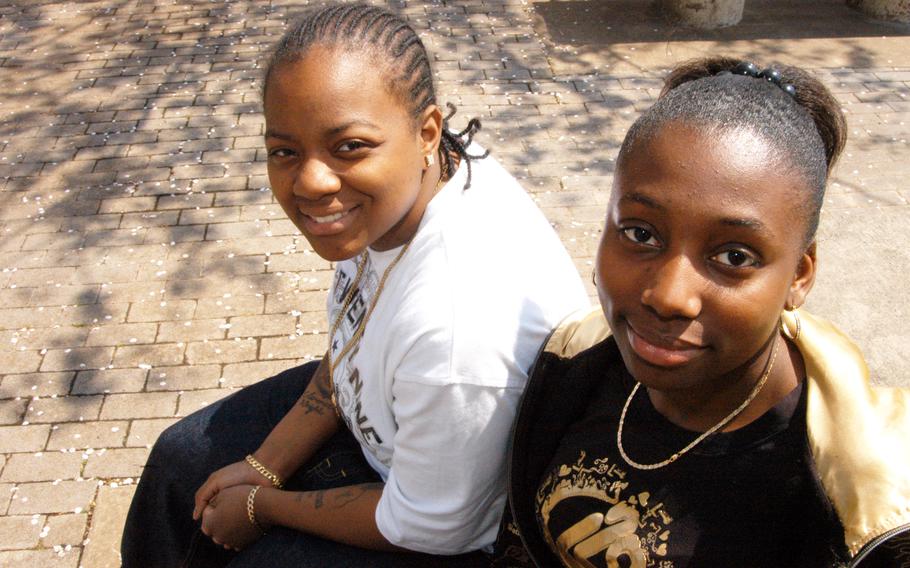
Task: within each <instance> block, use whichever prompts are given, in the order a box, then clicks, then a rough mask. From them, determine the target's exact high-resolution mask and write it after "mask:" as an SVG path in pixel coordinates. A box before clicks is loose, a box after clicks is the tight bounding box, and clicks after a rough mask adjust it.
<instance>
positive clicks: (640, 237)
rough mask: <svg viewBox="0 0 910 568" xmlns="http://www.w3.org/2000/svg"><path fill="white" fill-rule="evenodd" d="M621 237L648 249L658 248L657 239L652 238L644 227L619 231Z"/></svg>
mask: <svg viewBox="0 0 910 568" xmlns="http://www.w3.org/2000/svg"><path fill="white" fill-rule="evenodd" d="M621 232H622V234H623V236H625V237H626V238H627V239H629V240H630V241H632V242H634V243H636V244H640V245H645V246H649V247H657V246H660V243H659V242H657V239H656V238H654V235H653V234H652V233H651V231H649V230H647V229H645V228H644V227H626V228H624V229H621Z"/></svg>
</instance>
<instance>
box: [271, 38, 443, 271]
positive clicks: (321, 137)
mask: <svg viewBox="0 0 910 568" xmlns="http://www.w3.org/2000/svg"><path fill="white" fill-rule="evenodd" d="M265 123H266V140H265V141H266V148H267V150H268V174H269V182H270V183H271V186H272V191H273V192H274V194H275V196H276V198H277V199H278V202H279V203H280V204H281V207H282V208H283V209H284V212H285V213H286V214H287V216H288V217H289V218H290V219H291V221H293V222H294V224H295V225H296V226H297V227H298V228H299V229H300V231H301V232H302V233H303V234H304V236H306V238H307V240H308V241H309V242H310V244H311V245H312V247H313V249H314V250H315V251H316V252H317V253H318V254H319V255H320V256H322V257H323V258H325V259H328V260H343V259H347V258H351V257H353V256H355V255H357V254H358V253H360V252H361V251H363V250H364V249H365V248H366V247H368V246H370V247H373V248H375V249H378V250H387V249H390V248H394V247H396V246H400V245H402V244H404V243H405V242H406V241H407V240H408V239H409V238H410V237H411V236H413V234H414V233H415V232H416V230H417V227H418V225H419V223H420V219H421V217H422V216H423V211H424V209H425V207H426V204H427V203H428V202H429V200H430V199H431V198H432V196H433V192H434V189H435V186H436V181H437V179H438V166H434V167H433V168H431V169H427V168H426V166H425V165H424V157H425V156H427V155H431V154H432V155H434V156H435V154H436V148H437V147H438V144H439V135H440V132H441V114H440V112H439V110H438V109H437V108H436V107H435V106H431V107H430V108H428V109H427V110H426V111H424V112H423V113H422V114H421V116H420V117H419V118H418V120H417V121H416V122H415V120H414V119H413V118H412V117H411V116H410V115H409V114H408V108H407V106H406V104H405V101H403V100H402V97H400V96H396V95H395V94H393V93H391V92H390V91H389V90H388V89H387V87H386V81H385V77H384V74H383V72H382V71H377V65H376V63H375V62H374V61H371V60H370V58H369V56H368V55H366V54H364V53H352V52H349V51H342V50H338V49H331V48H328V47H325V46H322V45H315V46H313V47H311V48H309V49H308V50H307V52H306V53H305V54H304V55H303V57H301V58H300V59H297V60H295V61H292V62H285V63H280V64H278V66H277V67H275V68H274V69H273V70H272V72H271V74H270V75H269V79H268V84H267V86H266V91H265ZM434 174H435V175H434Z"/></svg>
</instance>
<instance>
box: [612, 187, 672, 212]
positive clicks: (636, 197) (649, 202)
mask: <svg viewBox="0 0 910 568" xmlns="http://www.w3.org/2000/svg"><path fill="white" fill-rule="evenodd" d="M619 200H620V201H631V202H633V203H640V204H642V205H644V206H645V207H650V208H652V209H657V210H658V211H666V210H667V208H666V206H664V205H661V204H660V203H658V202H656V201H654V200H653V199H651V198H650V197H648V196H647V195H643V194H641V193H637V192H634V191H633V192H631V193H627V194H626V195H623V196H622V197H621V198H620V199H619Z"/></svg>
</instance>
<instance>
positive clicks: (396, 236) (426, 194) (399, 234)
mask: <svg viewBox="0 0 910 568" xmlns="http://www.w3.org/2000/svg"><path fill="white" fill-rule="evenodd" d="M436 162H437V163H435V164H433V165H432V166H430V167H429V168H427V169H426V170H424V171H423V176H422V177H421V180H420V191H419V192H418V194H417V199H416V200H415V201H414V204H413V205H412V206H411V208H410V209H409V210H408V212H407V213H405V215H404V217H402V218H401V220H400V221H398V223H396V224H395V225H394V226H393V227H392V228H391V229H389V231H388V232H387V233H386V234H384V235H383V236H382V237H380V238H379V239H377V240H376V242H374V243H373V244H372V245H370V248H371V249H373V250H378V251H386V250H390V249H393V248H397V247H400V246H402V245H404V244H405V243H406V242H408V241H410V240H411V239H412V238H414V235H415V234H417V229H418V228H419V227H420V221H421V220H422V219H423V214H424V212H425V211H426V209H427V205H428V204H429V203H430V200H432V199H433V196H435V195H436V192H437V191H438V190H439V188H440V187H442V185H443V182H442V180H441V179H440V176H441V174H442V170H441V169H440V166H439V163H438V162H439V160H436Z"/></svg>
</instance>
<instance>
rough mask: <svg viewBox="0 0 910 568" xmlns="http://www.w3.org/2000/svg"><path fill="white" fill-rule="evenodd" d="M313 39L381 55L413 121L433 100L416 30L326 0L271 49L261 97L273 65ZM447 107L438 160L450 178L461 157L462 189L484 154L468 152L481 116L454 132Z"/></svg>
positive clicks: (390, 17)
mask: <svg viewBox="0 0 910 568" xmlns="http://www.w3.org/2000/svg"><path fill="white" fill-rule="evenodd" d="M314 45H325V46H332V47H337V48H340V49H345V50H349V51H351V52H361V53H362V52H368V53H370V55H374V56H379V57H376V58H375V60H376V61H378V62H379V64H380V65H382V66H383V68H384V69H383V71H384V72H385V74H386V77H387V78H388V80H389V89H390V91H391V92H392V93H393V94H394V95H396V96H397V97H399V99H400V100H401V101H402V102H403V103H404V104H405V105H407V109H408V113H409V114H410V116H411V118H412V119H413V120H414V121H415V123H416V121H417V120H419V119H420V116H421V114H422V113H423V111H424V110H426V109H427V107H429V106H430V105H435V104H436V92H435V88H434V86H433V73H432V70H431V68H430V60H429V56H428V54H427V50H426V47H424V45H423V42H422V41H421V40H420V37H419V36H418V35H417V32H415V31H414V29H413V28H412V27H411V26H410V25H409V24H408V23H407V22H405V21H404V20H403V19H402V18H400V17H399V16H397V15H395V14H393V13H391V12H389V11H388V10H385V9H383V8H379V7H376V6H368V5H366V4H329V5H327V6H324V7H320V8H316V9H313V10H311V11H309V12H308V13H306V14H305V15H304V17H303V18H302V19H301V20H300V21H299V22H297V23H296V24H295V25H294V26H293V27H292V28H291V29H290V30H288V31H287V33H285V35H284V37H282V38H281V40H280V41H279V42H278V44H277V45H276V47H275V50H274V51H273V52H272V55H271V58H270V59H269V63H268V65H267V67H266V72H265V78H264V81H263V93H262V98H263V100H265V89H266V88H267V87H268V83H269V77H270V76H271V74H272V72H273V71H274V69H275V68H276V67H278V66H279V65H281V64H284V63H292V62H295V61H299V60H300V59H302V58H303V57H304V55H305V54H306V52H307V50H308V49H309V48H310V47H312V46H314ZM448 108H449V113H448V115H446V116H445V118H444V119H443V129H442V139H441V141H440V145H439V157H440V164H442V165H443V166H444V167H443V168H442V169H443V175H444V176H448V177H447V178H446V179H450V178H451V176H452V175H454V173H455V169H456V167H457V166H458V163H459V162H462V161H463V162H465V163H466V164H467V174H468V175H467V181H466V182H465V185H464V189H468V188H469V187H471V162H472V161H473V160H480V159H483V158H485V157H487V156H488V155H489V151H486V152H484V153H483V154H481V155H479V156H475V155H472V154H469V153H468V150H467V149H468V147H469V146H470V145H471V142H472V141H473V139H474V135H475V134H476V133H477V131H478V130H480V121H479V120H478V119H476V118H472V119H471V120H470V121H468V125H467V127H466V128H465V129H464V130H462V131H460V132H453V131H451V130H449V127H448V126H449V119H450V118H451V117H452V116H453V115H454V114H455V107H454V106H453V105H451V104H449V105H448Z"/></svg>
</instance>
